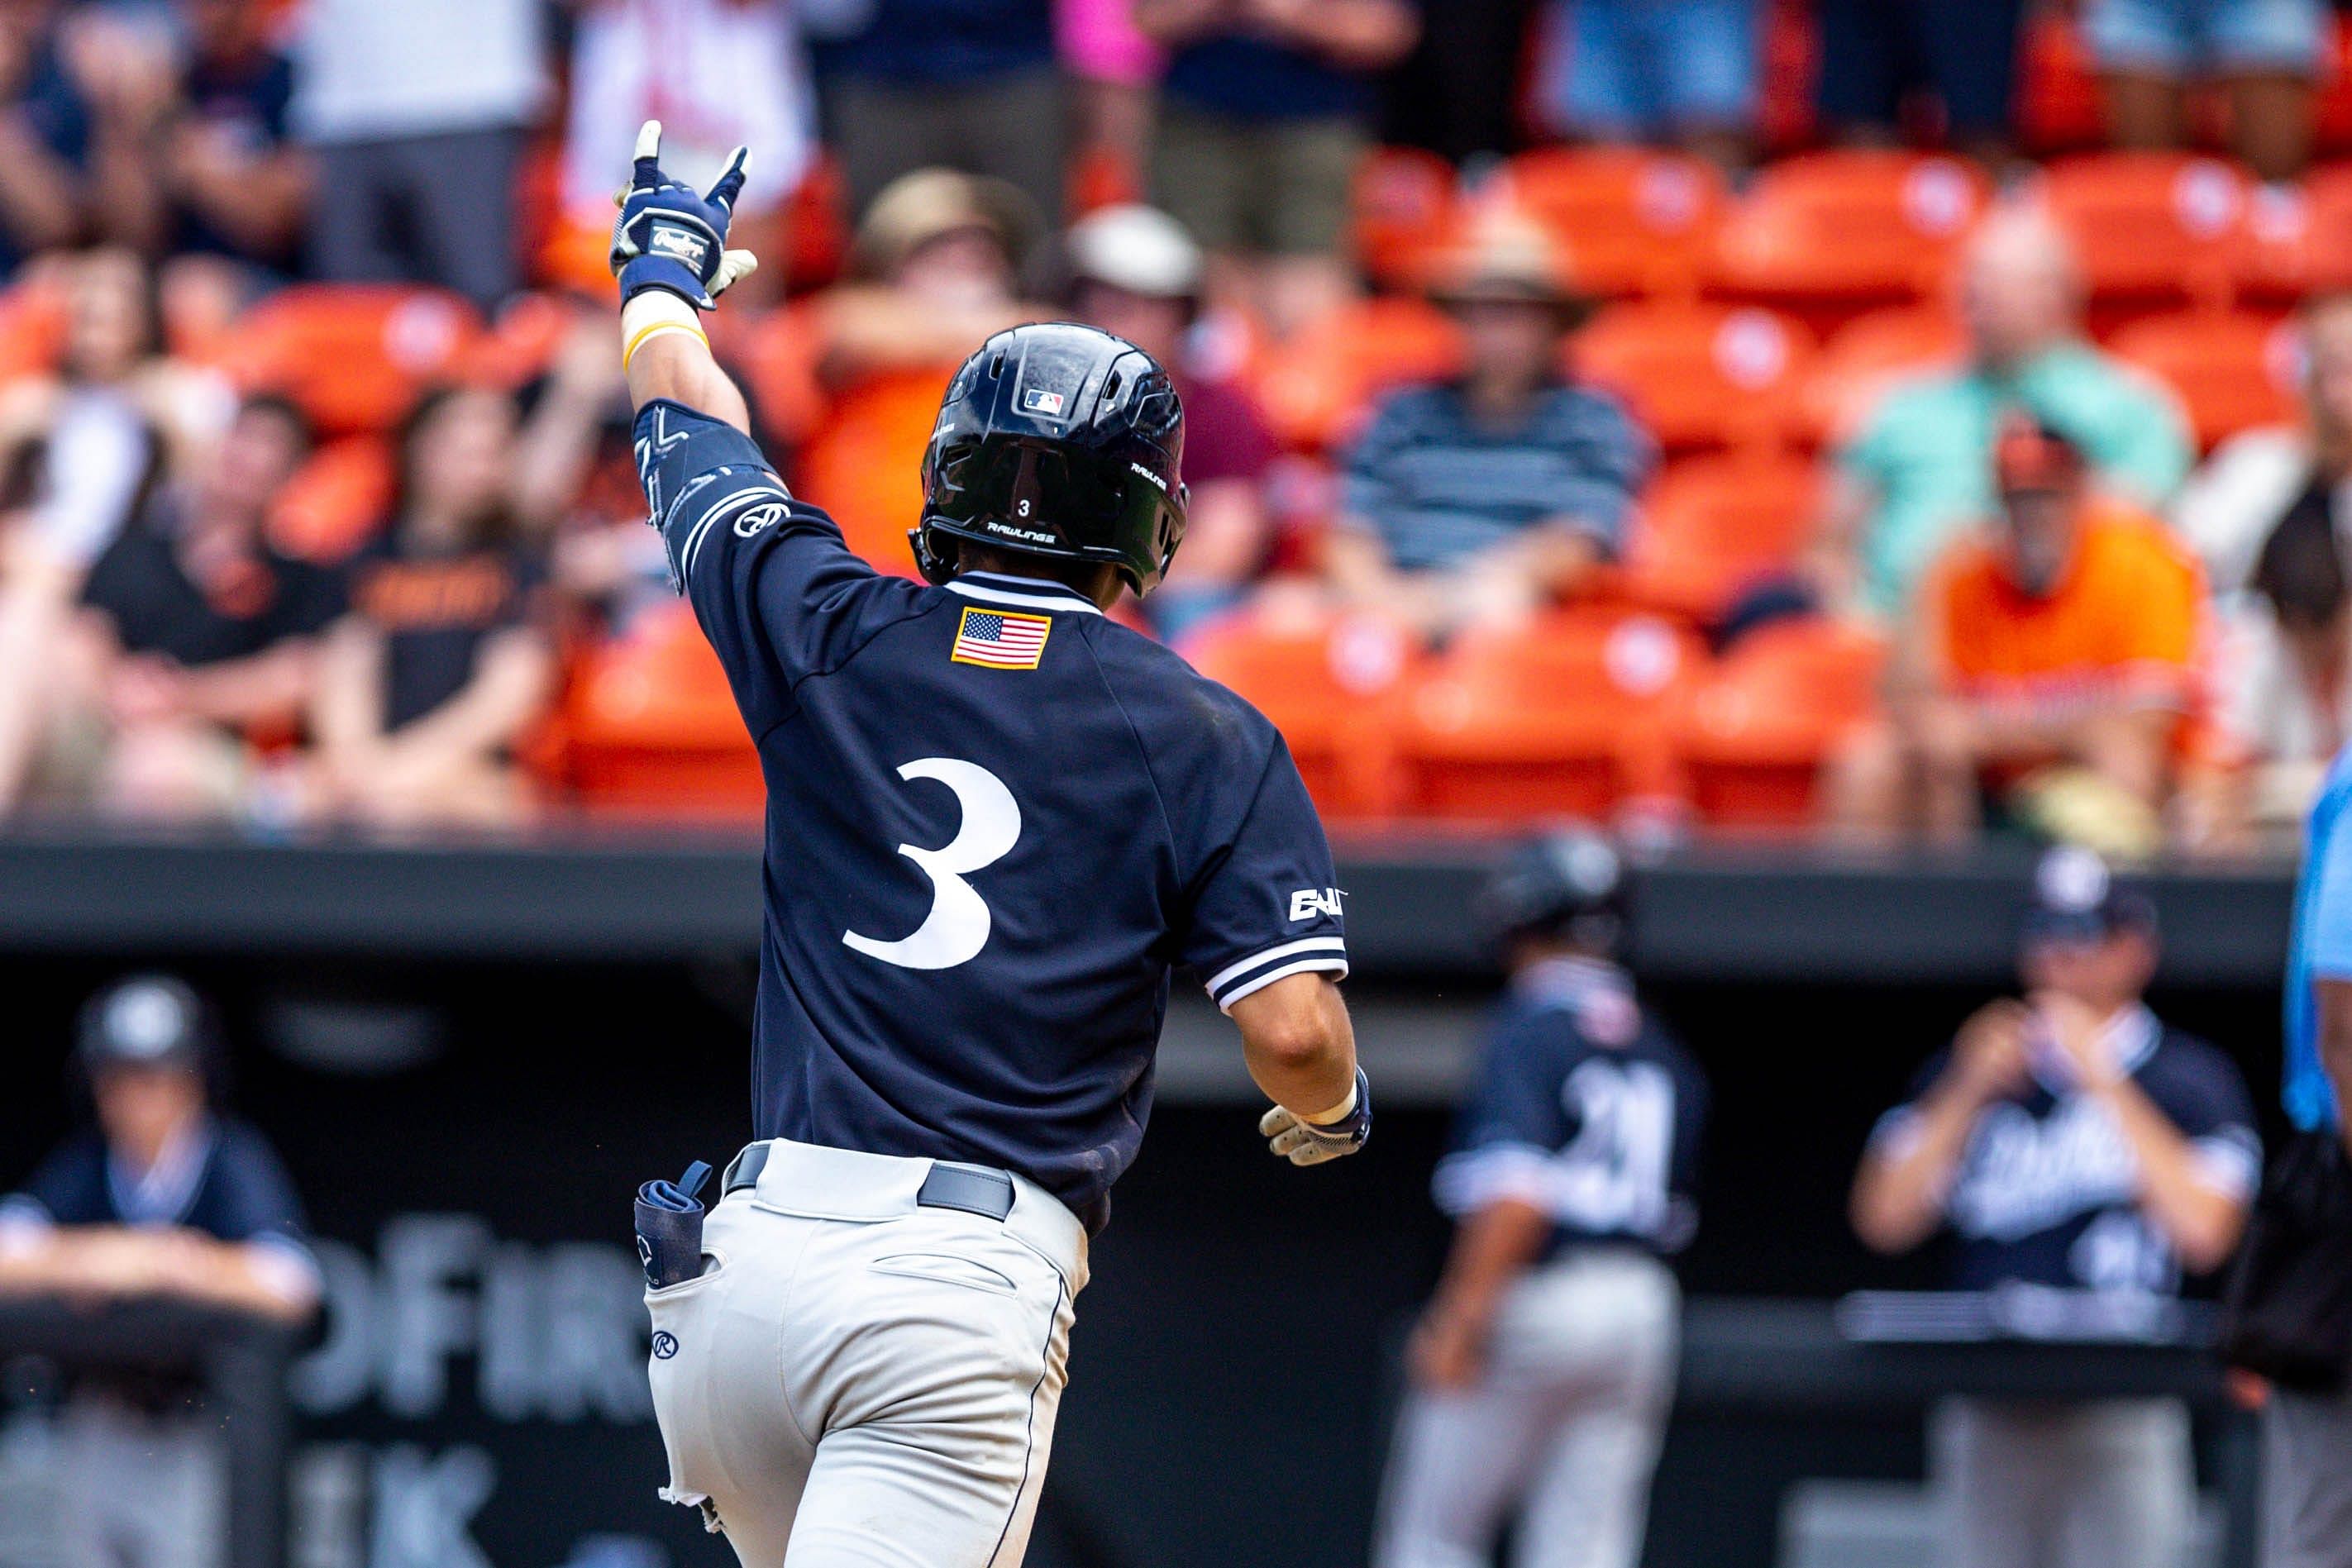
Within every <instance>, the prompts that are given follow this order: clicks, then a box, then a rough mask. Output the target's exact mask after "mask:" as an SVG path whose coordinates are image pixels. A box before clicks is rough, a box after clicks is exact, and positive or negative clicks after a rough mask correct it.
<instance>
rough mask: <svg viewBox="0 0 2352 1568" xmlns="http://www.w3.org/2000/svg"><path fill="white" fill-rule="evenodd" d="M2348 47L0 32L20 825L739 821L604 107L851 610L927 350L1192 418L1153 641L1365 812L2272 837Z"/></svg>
mask: <svg viewBox="0 0 2352 1568" xmlns="http://www.w3.org/2000/svg"><path fill="white" fill-rule="evenodd" d="M2347 62H2352V28H2347V26H2344V25H2343V24H2342V22H2341V21H2340V20H2339V18H2338V17H2337V16H2336V14H2335V13H2334V12H2333V11H2331V10H2330V9H2329V8H2328V7H2326V6H2325V5H2320V4H2317V3H2316V0H2077V3H2074V4H2041V3H2035V0H1944V3H1937V4H1930V3H1928V0H1816V3H1808V0H1449V3H1448V4H1446V5H1444V6H1443V7H1432V8H1428V9H1426V10H1424V9H1423V8H1421V7H1418V6H1417V5H1415V4H1413V0H403V3H402V4H399V5H388V4H383V3H381V0H0V268H5V277H6V280H7V281H6V287H5V293H0V810H7V811H11V812H27V813H32V812H37V813H99V814H104V815H114V816H129V817H135V818H144V819H156V818H160V819H167V820H173V821H190V820H223V821H234V822H237V823H241V824H245V825H247V827H249V828H251V829H252V830H254V831H262V832H270V831H283V830H288V829H292V828H298V827H300V826H303V825H305V824H310V823H314V822H320V821H363V822H367V823H370V824H374V825H377V826H382V827H393V828H415V827H431V826H446V825H464V826H501V825H509V824H518V823H524V822H528V821H533V820H536V819H540V818H543V817H545V816H548V815H550V814H568V813H573V812H579V811H589V812H595V813H602V814H605V815H611V816H635V815H644V814H647V813H651V814H655V815H661V816H673V817H675V816H680V815H684V816H692V817H701V818H719V819H727V818H740V817H747V816H749V815H750V814H751V813H752V812H753V811H754V810H756V807H757V802H758V800H759V793H760V784H759V778H758V773H757V768H756V765H755V764H754V762H753V759H752V757H751V751H750V749H749V747H748V745H747V744H746V743H745V741H744V738H743V736H742V733H741V729H740V723H739V721H738V720H737V719H736V717H735V716H734V713H733V710H732V706H731V703H730V701H729V699H728V695H727V693H726V690H725V686H724V683H723V681H722V680H721V678H720V676H719V671H718V669H717V666H716V664H715V663H713V662H712V661H711V660H710V659H709V655H708V653H707V651H706V650H705V649H704V648H703V647H702V645H701V643H700V640H699V637H698V633H697V632H695V630H694V628H693V627H692V625H691V622H690V620H689V619H688V617H687V615H686V614H685V612H683V610H682V608H681V607H680V606H679V605H678V604H677V602H676V601H674V600H673V598H672V597H671V595H670V593H669V591H668V589H667V583H666V582H665V580H664V574H663V568H662V565H661V557H660V552H659V549H658V546H657V542H656V538H655V537H654V535H653V534H652V533H651V531H650V530H648V529H646V528H641V527H640V526H639V524H640V522H641V520H642V517H641V514H642V502H641V498H640V497H638V496H637V494H636V492H635V486H634V484H633V482H632V479H631V476H630V472H629V463H628V429H627V410H626V408H625V403H624V401H623V399H622V394H621V388H620V383H619V379H618V372H617V365H616V361H617V353H616V345H615V343H614V333H613V329H612V324H611V317H610V305H611V285H610V282H609V279H608V277H606V274H605V269H604V248H605V244H606V236H607V234H608V231H609V225H610V213H611V205H610V203H611V192H612V189H613V187H614V185H615V184H616V183H618V181H619V178H620V176H621V174H622V173H623V172H625V167H626V164H627V160H628V152H629V146H630V143H631V140H632V138H633V136H634V134H635V129H636V127H637V125H638V124H639V123H640V122H641V121H642V120H646V119H647V118H658V119H660V120H663V121H664V123H665V126H666V127H667V142H666V152H667V154H668V156H669V158H670V161H671V162H673V164H674V165H675V166H676V167H677V171H678V172H680V173H681V174H682V175H684V176H685V177H688V178H693V177H696V176H697V175H704V176H708V175H709V174H711V173H714V172H716V170H717V168H718V167H719V162H720V161H721V160H722V159H723V157H724V156H725V154H726V152H728V150H729V149H730V148H731V147H732V146H734V145H735V144H737V143H739V142H741V143H747V144H749V145H750V146H751V148H752V149H753V163H752V177H751V187H750V190H749V192H748V193H747V196H746V199H745V202H744V204H743V208H742V212H741V214H740V222H739V231H738V232H739V236H740V242H741V243H746V244H749V245H750V246H751V247H753V248H755V249H757V250H758V251H759V252H760V253H761V256H762V257H763V260H764V262H765V266H764V267H763V268H762V270H761V273H760V274H759V275H758V277H756V278H755V279H753V280H752V282H751V284H750V285H747V286H745V287H743V288H741V289H740V290H739V291H738V292H737V293H736V294H734V295H731V296H730V304H729V308H728V309H726V310H725V311H723V312H721V313H720V316H719V319H718V321H717V323H716V332H717V341H718V344H719V349H720V351H721V354H722V356H723V357H724V358H725V359H726V360H727V361H729V362H730V365H731V366H732V367H733V368H734V369H736V370H737V371H739V372H740V378H741V379H742V380H743V381H744V382H745V383H746V384H747V386H748V387H749V389H750V390H751V393H752V395H753V398H754V401H755V406H756V418H757V419H758V422H759V423H760V425H761V432H762V434H763V437H764V440H765V444H766V445H767V447H768V449H769V451H770V452H771V454H772V456H773V457H774V459H775V460H776V461H777V463H778V465H779V466H780V467H781V468H782V470H783V472H784V473H785V474H786V476H787V477H788V478H789V479H790V480H791V481H792V482H793V485H794V487H795V489H796V490H797V491H798V492H799V493H801V494H803V496H805V497H808V498H810V499H812V500H814V501H815V502H817V503H818V504H820V505H823V506H825V507H828V508H830V509H831V510H833V511H834V512H835V515H836V516H837V517H839V519H840V520H841V523H842V525H843V528H844V530H845V533H846V535H847V537H848V538H849V540H850V542H851V544H852V546H853V547H854V548H855V549H858V550H859V551H860V552H861V553H863V554H865V555H866V557H867V558H868V559H871V560H873V561H874V563H875V564H876V565H877V567H879V568H881V569H882V570H888V571H899V572H911V570H912V560H911V556H910V554H909V552H908V549H907V547H906V544H905V540H904V535H905V532H906V530H907V529H908V528H909V527H911V526H912V525H913V523H914V522H915V520H916V515H917V512H918V509H919V482H918V478H917V467H918V462H919V455H920V452H921V449H922V446H923V444H924V441H925V438H926V436H927V435H928V434H929V424H930V420H931V415H932V413H933V411H934V409H935V407H936V402H937V398H938V395H939V392H940V388H941V386H942V385H943V383H944V381H945V378H946V375H947V372H948V371H949V370H950V368H951V367H952V366H953V365H954V364H955V362H956V361H958V360H959V359H960V358H961V356H962V355H963V354H965V353H966V352H968V351H969V350H971V348H972V347H973V346H975V345H976V344H977V343H978V342H979V341H980V340H982V338H983V337H984V336H985V335H986V334H988V333H989V332H991V331H993V330H995V329H999V328H1001V327H1003V326H1006V325H1009V324H1012V323H1014V322H1018V321H1022V320H1027V319H1050V318H1075V319H1085V320H1088V321H1092V322H1095V323H1097V324H1099V325H1101V326H1104V327H1106V328H1108V329H1112V330H1114V331H1117V332H1119V333H1121V334H1123V335H1125V336H1127V337H1129V338H1130V339H1132V340H1135V341H1136V342H1138V343H1139V344H1140V345H1142V346H1143V347H1145V348H1147V349H1149V350H1151V351H1152V352H1154V353H1155V354H1157V355H1160V357H1161V358H1163V359H1164V360H1165V361H1168V362H1169V363H1170V364H1171V366H1172V367H1174V368H1175V369H1176V371H1177V373H1178V375H1179V377H1180V380H1181V386H1182V389H1183V392H1184V396H1185V400H1186V403H1187V407H1188V412H1189V413H1190V415H1191V420H1190V432H1189V438H1188V449H1187V454H1186V455H1187V459H1188V461H1187V465H1186V466H1187V475H1188V477H1189V479H1190V481H1191V484H1192V492H1193V508H1192V531H1191V534H1190V536H1189V538H1188V541H1187V543H1186V545H1185V548H1184V550H1183V553H1182V555H1181V559H1180V560H1179V562H1178V565H1177V568H1176V571H1175V573H1174V576H1173V577H1172V578H1171V581H1170V582H1169V584H1168V586H1167V588H1166V589H1165V590H1164V591H1163V592H1162V593H1161V594H1160V595H1159V596H1158V597H1157V598H1156V599H1155V600H1154V601H1151V602H1150V604H1149V605H1145V606H1140V607H1136V606H1130V607H1129V612H1130V614H1131V615H1132V617H1133V618H1135V619H1136V621H1137V623H1139V624H1141V625H1144V626H1146V627H1147V629H1149V630H1150V631H1151V632H1154V633H1155V634H1158V635H1160V636H1163V637H1166V638H1168V639H1170V640H1171V641H1172V642H1173V643H1176V644H1177V645H1178V646H1179V647H1180V648H1181V649H1182V650H1183V651H1184V652H1186V653H1187V654H1188V655H1189V656H1191V657H1192V658H1193V659H1194V660H1195V661H1196V662H1197V663H1198V664H1200V665H1201V666H1202V668H1203V669H1204V670H1207V671H1209V672H1210V673H1212V674H1216V675H1217V676H1219V677H1220V678H1223V679H1224V680H1226V681H1228V682H1229V683H1230V684H1233V685H1235V686H1236V687H1237V688H1239V689H1240V690H1242V691H1243V692H1244V694H1245V695H1249V696H1251V697H1252V698H1253V699H1254V700H1255V701H1257V702H1258V703H1259V704H1260V705H1261V706H1264V707H1265V709H1266V710H1267V711H1268V713H1269V714H1270V715H1271V716H1273V717H1274V718H1275V719H1276V722H1277V723H1279V724H1280V725H1282V726H1283V727H1284V728H1285V730H1286V734H1287V735H1288V736H1289V738H1290V741H1291V744H1292V747H1293V749H1294V750H1295V751H1296V752H1297V754H1298V756H1299V758H1300V760H1301V763H1302V765H1303V767H1304V768H1305V769H1306V771H1307V775H1308V778H1309V781H1310V784H1311V785H1312V787H1313V788H1314V789H1316V791H1317V793H1318V798H1319V799H1320V800H1321V803H1322V804H1323V806H1324V807H1325V809H1326V810H1327V812H1328V813H1329V814H1330V815H1331V816H1332V817H1333V818H1334V819H1335V820H1338V821H1346V822H1357V823H1386V822H1393V821H1480V822H1494V821H1503V822H1509V821H1526V820H1530V819H1536V818H1543V817H1554V816H1564V815H1575V816H1580V817H1585V818H1589V819H1595V820H1612V821H1616V822H1617V823H1618V824H1619V825H1620V826H1622V827H1624V828H1627V829H1629V830H1631V831H1634V832H1635V833H1636V835H1637V836H1639V837H1642V838H1644V839H1648V840H1672V839H1675V838H1677V837H1680V836H1683V835H1686V834H1690V833H1694V832H1706V831H1746V832H1772V833H1779V834H1782V835H1803V834H1816V833H1818V834H1822V835H1827V836H1830V837H1832V838H1834V839H1837V840H1841V841H1857V842H1865V843H1885V842H1894V841H1906V840H1910V839H1930V840H1948V839H1959V838H1966V837H1968V836H1969V835H1973V834H1976V833H1979V832H1981V831H2024V832H2030V833H2033V834H2036V835H2039V836H2043V837H2051V838H2056V839H2061V840H2067V841H2079V842H2083V843H2085V844H2088V845H2091V846H2093V847H2095V848H2097V849H2099V850H2101V851H2103V852H2106V853H2109V854H2111V855H2115V856H2118V857H2122V858H2124V859H2126V860H2129V859H2133V858H2142V857H2147V856H2150V855H2153V854H2156V853H2158V852H2164V851H2167V850H2179V851H2189V852H2201V851H2222V852H2236V851H2242V850H2245V849H2247V848H2250V847H2257V846H2260V845H2262V844H2263V843H2265V842H2266V841H2272V840H2274V839H2276V838H2278V837H2280V836H2281V835H2283V834H2284V833H2287V832H2291V831H2292V824H2293V823H2294V821H2295V820H2296V818H2297V816H2298V814H2299V813H2300V811H2301V810H2302V809H2303V807H2304V806H2305V803H2306V802H2307V801H2308V800H2309V798H2310V794H2311V791H2312V789H2313V787H2314V785H2315V781H2316V779H2317V777H2318V774H2319V771H2320V769H2321V768H2322V767H2323V766H2324V763H2325V760H2326V758H2328V757H2329V756H2331V755H2332V754H2333V752H2334V751H2335V749H2336V747H2338V746H2339V745H2340V744H2341V743H2342V742H2343V741H2344V740H2345V739H2346V738H2347V735H2352V728H2347V723H2352V670H2347V652H2352V567H2347V528H2352V517H2347V515H2346V513H2345V507H2346V505H2347V493H2346V492H2345V491H2344V489H2343V488H2342V486H2343V484H2344V482H2345V480H2346V479H2347V476H2352V294H2347V293H2346V292H2344V291H2345V290H2347V289H2352V163H2337V162H2331V160H2333V159H2336V158H2337V157H2338V156H2341V155H2347V154H2352V70H2347Z"/></svg>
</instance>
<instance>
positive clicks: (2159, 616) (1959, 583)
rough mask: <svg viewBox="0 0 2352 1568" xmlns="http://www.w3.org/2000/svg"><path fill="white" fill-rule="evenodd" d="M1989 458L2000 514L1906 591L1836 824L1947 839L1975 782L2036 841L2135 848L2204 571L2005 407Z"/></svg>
mask: <svg viewBox="0 0 2352 1568" xmlns="http://www.w3.org/2000/svg"><path fill="white" fill-rule="evenodd" d="M1994 465H1995V468H1996V471H1997V473H1998V475H1999V479H2000V522H1999V524H1998V525H1997V526H1996V527H1995V528H1993V529H1992V530H1990V533H1989V535H1988V536H1987V537H1985V538H1963V539H1961V540H1959V541H1958V542H1956V543H1955V544H1954V545H1953V546H1952V547H1951V549H1949V550H1948V551H1947V552H1946V554H1945V555H1944V557H1943V559H1941V560H1940V561H1939V562H1937V567H1936V569H1935V570H1934V572H1933V574H1932V575H1931V576H1930V578H1929V580H1927V583H1926V584H1925V585H1923V587H1922V589H1921V592H1920V597H1919V603H1918V607H1917V610H1916V613H1915V614H1913V615H1912V616H1911V617H1910V618H1909V619H1908V621H1907V622H1906V632H1907V638H1906V644H1905V646H1904V648H1903V650H1902V653H1901V657H1900V664H1901V670H1900V673H1899V674H1898V676H1897V682H1898V685H1897V689H1896V691H1895V693H1894V695H1893V700H1892V702H1891V704H1890V712H1889V716H1888V720H1887V722H1886V723H1885V725H1884V726H1882V727H1878V728H1876V729H1874V731H1872V732H1870V733H1868V734H1866V735H1865V736H1864V737H1862V739H1861V740H1860V741H1859V742H1858V743H1857V744H1856V745H1855V747H1854V748H1853V751H1852V752H1851V753H1850V754H1849V756H1848V757H1847V758H1846V759H1845V760H1846V763H1847V768H1846V772H1845V776H1844V778H1843V779H1842V783H1843V787H1844V788H1843V791H1842V795H1841V800H1842V806H1843V811H1844V813H1845V816H1846V821H1847V822H1848V824H1849V825H1850V826H1852V827H1853V828H1856V829H1858V830H1861V831H1864V832H1866V833H1867V834H1869V835H1871V836H1888V835H1892V834H1894V833H1896V832H1899V831H1902V830H1903V829H1905V828H1906V827H1916V828H1920V829H1923V830H1924V831H1926V832H1927V834H1928V835H1929V836H1931V837H1935V838H1942V839H1955V838H1960V837H1964V836H1965V835H1966V834H1968V833H1969V832H1970V831H1972V830H1974V828H1975V827H1976V826H1977V822H1978V817H1979V804H1980V800H1981V795H1980V791H1983V790H1985V789H1991V790H1993V791H1994V792H1995V793H1996V796H1997V798H1998V800H1999V801H2000V806H2001V807H2002V809H2003V810H2005V811H2006V812H2008V813H2010V814H2011V815H2012V816H2017V817H2022V818H2027V819H2036V821H2035V822H2034V825H2036V826H2039V827H2041V828H2042V829H2043V830H2044V831H2049V832H2051V833H2052V834H2053V836H2057V837H2061V838H2069V839H2080V840H2083V841H2095V842H2096V843H2098V844H2099V845H2100V846H2101V847H2103V848H2106V849H2109V850H2111V851H2114V852H2120V853H2131V854H2136V855H2145V854H2147V853H2149V852H2153V850H2154V849H2155V848H2156V845H2157V840H2158V821H2159V819H2158V812H2159V811H2160V810H2162V808H2163V807H2164V805H2165V803H2166V798H2167V794H2168V790H2169V788H2170V782H2171V780H2170V762H2171V747H2172V742H2173V739H2174V737H2175V733H2176V731H2177V730H2178V728H2179V724H2180V721H2181V719H2182V717H2183V716H2184V715H2185V714H2187V712H2188V711H2189V706H2190V704H2191V701H2192V698H2193V696H2194V695H2195V691H2196V687H2197V674H2198V672H2197V670H2196V668H2195V661H2196V658H2197V654H2198V652H2199V650H2198V641H2199V632H2200V627H2201V624H2202V622H2203V619H2204V614H2205V605H2204V597H2205V590H2204V574H2203V572H2202V571H2201V570H2200V569H2199V567H2198V565H2197V563H2196V561H2195V559H2193V558H2191V557H2190V556H2189V554H2188V552H2187V551H2186V550H2184V549H2181V548H2180V547H2179V544H2178V543H2177V542H2176V541H2175V540H2174V539H2173V538H2172V536H2171V535H2170V533H2169V532H2168V530H2167V529H2166V528H2164V526H2163V525H2162V524H2161V523H2159V522H2158V521H2157V520H2156V519H2155V518H2153V517H2147V516H2146V515H2145V514H2143V513H2140V512H2137V511H2136V510H2133V509H2132V508H2130V507H2126V506H2125V505H2123V504H2121V503H2119V502H2116V501H2112V500H2108V499H2105V498H2103V497H2095V496H2093V495H2092V494H2091V493H2090V491H2089V487H2088V477H2089V476H2088V474H2087V472H2086V469H2085V465H2084V457H2083V455H2082V452H2081V451H2080V449H2079V448H2078V447H2077V446H2076V445H2075V444H2074V443H2073V442H2072V441H2071V440H2069V439H2067V438H2066V437H2065V436H2063V435H2062V434H2059V433H2058V432H2056V431H2054V430H2053V429H2051V428H2050V427H2048V426H2046V425H2042V424H2037V423H2033V422H2032V420H2031V419H2030V418H2028V417H2026V416H2024V415H2022V414H2018V413H2012V414H2011V415H2010V416H2008V418H2007V419H2006V420H2005V422H2004V424H2003V428H2002V432H2001V434H2000V439H1999V440H1998V442H1997V443H1996V446H1995V452H1994Z"/></svg>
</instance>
